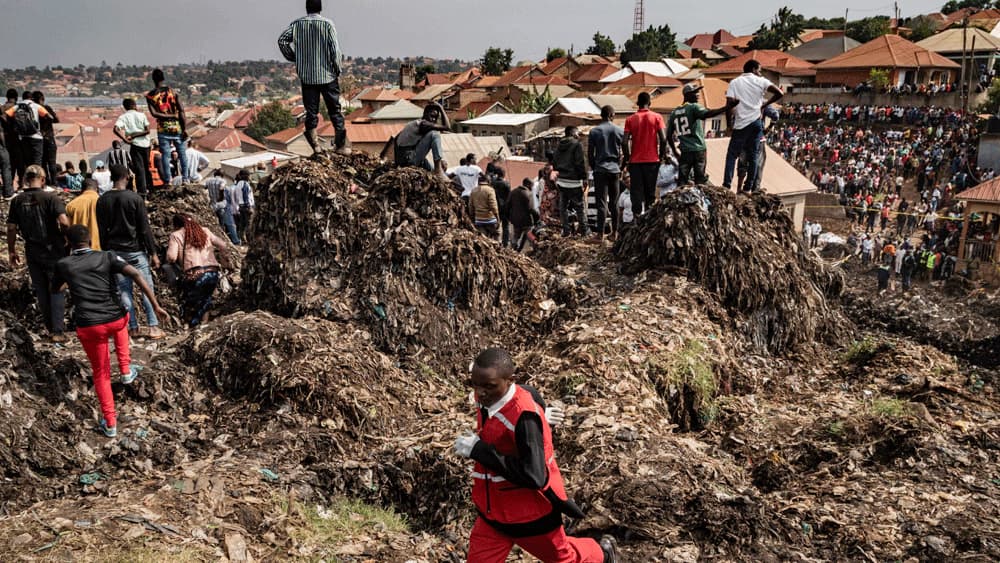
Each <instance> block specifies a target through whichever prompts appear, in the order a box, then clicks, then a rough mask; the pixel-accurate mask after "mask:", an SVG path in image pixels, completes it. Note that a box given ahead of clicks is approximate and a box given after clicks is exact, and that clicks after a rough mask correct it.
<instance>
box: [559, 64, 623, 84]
mask: <svg viewBox="0 0 1000 563" xmlns="http://www.w3.org/2000/svg"><path fill="white" fill-rule="evenodd" d="M616 72H618V67H616V66H615V65H613V64H609V63H595V64H589V65H583V66H581V67H580V68H578V69H576V70H575V71H574V72H573V74H570V75H569V79H570V80H572V81H573V82H576V83H577V84H580V83H582V82H597V81H599V80H600V79H602V78H604V77H605V76H608V75H609V74H614V73H616Z"/></svg>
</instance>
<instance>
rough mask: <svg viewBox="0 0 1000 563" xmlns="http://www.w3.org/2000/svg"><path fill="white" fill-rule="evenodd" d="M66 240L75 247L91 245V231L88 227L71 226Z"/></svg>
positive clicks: (67, 230)
mask: <svg viewBox="0 0 1000 563" xmlns="http://www.w3.org/2000/svg"><path fill="white" fill-rule="evenodd" d="M66 240H68V241H69V243H70V244H71V245H73V246H76V245H78V244H88V245H89V244H90V229H88V228H87V226H86V225H71V226H70V228H68V229H66Z"/></svg>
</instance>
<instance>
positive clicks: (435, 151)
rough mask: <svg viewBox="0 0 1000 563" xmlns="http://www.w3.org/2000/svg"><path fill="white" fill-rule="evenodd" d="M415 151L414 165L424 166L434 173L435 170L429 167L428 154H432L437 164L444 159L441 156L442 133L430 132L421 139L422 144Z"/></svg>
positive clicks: (418, 144)
mask: <svg viewBox="0 0 1000 563" xmlns="http://www.w3.org/2000/svg"><path fill="white" fill-rule="evenodd" d="M413 151H414V152H413V165H414V166H422V167H424V168H426V169H427V170H430V171H432V172H433V171H434V168H433V167H432V166H428V165H427V153H431V157H432V158H433V159H434V163H435V164H437V162H438V161H439V160H441V159H442V158H443V157H442V156H441V155H442V152H441V133H439V132H437V131H430V132H429V133H427V134H426V135H424V136H423V137H421V138H420V142H419V143H417V146H416V148H415V149H414V150H413Z"/></svg>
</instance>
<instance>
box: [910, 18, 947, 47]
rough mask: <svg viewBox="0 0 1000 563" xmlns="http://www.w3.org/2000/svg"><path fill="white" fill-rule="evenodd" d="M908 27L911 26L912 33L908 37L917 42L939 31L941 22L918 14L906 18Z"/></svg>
mask: <svg viewBox="0 0 1000 563" xmlns="http://www.w3.org/2000/svg"><path fill="white" fill-rule="evenodd" d="M906 27H908V28H910V35H909V36H908V37H907V39H909V40H910V41H913V42H914V43H916V42H917V41H920V40H921V39H927V38H928V37H930V36H931V35H934V34H935V33H937V30H938V27H940V24H938V22H937V21H935V20H932V19H931V18H929V17H927V16H917V17H915V18H910V19H908V20H906Z"/></svg>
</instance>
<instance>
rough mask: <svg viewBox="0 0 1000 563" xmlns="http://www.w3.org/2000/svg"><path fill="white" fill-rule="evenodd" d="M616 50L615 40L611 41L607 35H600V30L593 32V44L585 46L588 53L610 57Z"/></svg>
mask: <svg viewBox="0 0 1000 563" xmlns="http://www.w3.org/2000/svg"><path fill="white" fill-rule="evenodd" d="M617 52H618V50H617V49H616V48H615V42H614V41H612V40H611V38H610V37H608V36H607V35H602V34H601V32H600V31H598V32H597V33H595V34H594V44H593V45H591V46H590V47H587V54H588V55H600V56H602V57H610V56H611V55H614V54H615V53H617Z"/></svg>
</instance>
